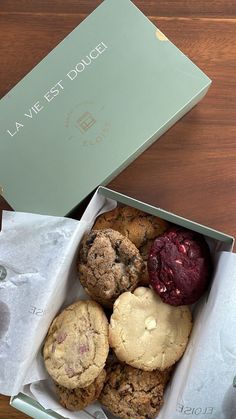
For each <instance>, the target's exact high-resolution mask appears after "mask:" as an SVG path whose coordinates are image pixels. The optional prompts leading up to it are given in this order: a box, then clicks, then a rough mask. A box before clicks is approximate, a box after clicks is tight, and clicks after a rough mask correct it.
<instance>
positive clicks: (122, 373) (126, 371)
mask: <svg viewBox="0 0 236 419" xmlns="http://www.w3.org/2000/svg"><path fill="white" fill-rule="evenodd" d="M169 375H170V374H169V373H166V372H161V371H158V370H156V371H142V370H139V369H137V368H133V367H130V366H129V365H125V364H120V363H117V364H113V365H112V366H111V367H109V368H108V369H107V377H106V381H105V385H104V387H103V390H102V392H101V394H100V397H99V400H100V402H101V403H102V404H103V405H104V406H105V407H106V408H107V409H108V410H109V411H110V412H111V413H112V414H113V415H115V416H117V417H119V418H121V419H130V418H132V419H154V418H155V417H156V415H157V414H158V412H159V410H160V408H161V406H162V405H163V393H164V389H165V386H166V383H167V381H168V379H169Z"/></svg>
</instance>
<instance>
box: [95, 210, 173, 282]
mask: <svg viewBox="0 0 236 419" xmlns="http://www.w3.org/2000/svg"><path fill="white" fill-rule="evenodd" d="M93 228H94V230H100V229H106V228H112V229H113V230H116V231H119V232H120V233H121V234H123V235H124V236H126V237H128V239H129V240H130V241H131V242H132V243H134V244H135V246H136V247H137V248H138V249H139V251H140V254H141V256H142V258H143V260H144V262H145V265H144V269H143V273H142V278H141V282H142V283H143V284H148V272H147V267H146V261H147V259H148V254H149V250H150V248H151V245H152V243H153V240H154V239H155V238H156V237H157V236H159V235H160V234H162V233H163V232H164V231H166V230H167V229H168V228H169V224H168V223H167V221H165V220H162V219H161V218H159V217H156V216H154V215H151V214H147V213H145V212H143V211H141V210H138V209H136V208H133V207H130V206H127V205H126V206H123V207H116V208H115V209H114V210H112V211H109V212H106V213H104V214H102V215H100V216H99V217H98V218H97V220H96V222H95V224H94V227H93Z"/></svg>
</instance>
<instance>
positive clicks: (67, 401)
mask: <svg viewBox="0 0 236 419" xmlns="http://www.w3.org/2000/svg"><path fill="white" fill-rule="evenodd" d="M105 378H106V371H105V370H104V369H103V370H102V371H101V372H100V374H99V375H98V376H97V378H95V380H94V381H93V382H92V383H91V384H90V385H89V386H87V387H84V388H79V387H77V388H74V389H72V390H70V389H68V388H66V387H62V386H60V385H59V384H57V383H55V385H56V394H57V397H58V399H59V403H60V404H61V405H62V406H63V407H65V408H66V409H68V410H72V411H76V410H82V409H84V408H85V407H86V406H88V405H89V404H90V403H92V402H93V401H95V400H97V399H98V397H99V396H100V393H101V391H102V389H103V386H104V382H105Z"/></svg>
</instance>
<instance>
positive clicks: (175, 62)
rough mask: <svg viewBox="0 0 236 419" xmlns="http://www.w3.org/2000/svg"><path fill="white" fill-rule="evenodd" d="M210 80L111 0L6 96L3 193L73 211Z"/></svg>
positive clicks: (41, 208) (52, 211)
mask: <svg viewBox="0 0 236 419" xmlns="http://www.w3.org/2000/svg"><path fill="white" fill-rule="evenodd" d="M210 83H211V81H210V79H209V78H208V77H207V76H206V75H205V74H204V73H203V72H202V71H201V70H200V69H199V68H198V67H196V65H194V64H193V63H192V62H191V61H190V60H189V59H188V58H187V57H186V56H185V55H184V54H183V53H182V52H181V51H180V50H179V49H178V48H176V47H175V46H174V45H173V44H172V43H171V42H170V41H169V40H168V39H167V38H166V37H165V36H164V35H163V33H161V32H160V31H159V30H158V29H157V28H156V27H155V26H154V25H153V24H152V23H151V22H150V21H149V20H148V19H147V18H146V17H145V16H144V15H143V14H142V13H141V11H140V10H138V9H137V7H136V6H135V5H134V4H133V3H132V2H131V1H129V0H119V1H117V0H105V1H104V2H103V3H102V4H101V5H100V6H99V7H98V8H97V9H96V10H95V11H94V12H93V13H92V14H91V15H90V16H89V17H88V18H87V19H85V20H84V21H83V22H82V23H81V24H80V25H79V26H78V27H77V28H75V29H74V30H73V32H71V33H70V34H69V35H68V36H67V37H66V38H65V39H64V40H63V41H62V42H61V43H60V44H59V45H58V46H57V47H56V48H55V49H54V50H53V51H52V52H51V53H50V54H49V55H48V56H47V57H46V58H45V59H44V60H42V61H41V62H40V63H39V64H38V65H37V66H36V67H35V68H34V69H33V70H32V71H31V72H30V73H29V74H28V75H27V76H26V77H25V78H24V79H23V80H22V81H21V82H20V83H18V84H17V85H16V86H15V87H14V88H13V89H12V90H11V91H10V92H9V93H8V94H7V95H6V96H5V97H4V98H3V99H2V100H1V102H0V127H1V133H0V149H1V154H0V190H1V189H2V190H3V192H2V193H3V196H4V197H5V198H6V200H7V201H8V202H9V203H10V205H11V206H12V207H13V208H14V209H15V210H17V211H28V212H37V213H41V214H49V215H65V214H67V213H68V212H69V211H71V210H72V209H73V208H75V207H76V205H77V204H78V203H79V202H80V201H81V200H82V199H84V198H85V197H86V196H87V195H88V194H89V193H90V192H91V191H92V190H94V189H95V188H96V187H97V186H98V185H105V184H107V183H108V182H109V181H110V180H111V179H112V178H113V177H114V176H116V175H117V174H118V173H119V172H120V171H121V170H122V169H124V168H125V167H126V166H127V165H128V164H129V163H130V162H131V161H132V160H134V159H135V158H136V157H137V156H138V155H139V154H140V153H142V151H144V150H145V149H146V148H147V147H148V146H150V145H151V144H152V143H153V142H154V141H155V140H156V139H157V138H158V137H160V135H162V134H163V133H164V132H165V131H166V130H167V129H169V128H170V127H171V126H172V125H173V124H174V123H175V122H176V121H177V120H178V119H179V118H181V117H182V116H183V115H184V114H185V113H186V112H188V111H189V110H190V109H191V108H192V107H193V106H194V105H196V104H197V102H198V101H199V100H200V99H202V97H203V96H204V95H205V93H206V92H207V89H208V88H209V86H210Z"/></svg>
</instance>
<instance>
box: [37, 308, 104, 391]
mask: <svg viewBox="0 0 236 419" xmlns="http://www.w3.org/2000/svg"><path fill="white" fill-rule="evenodd" d="M108 351H109V344H108V321H107V318H106V316H105V314H104V312H103V310H102V308H101V307H100V306H99V304H97V303H96V302H95V301H90V300H86V301H82V300H80V301H77V302H76V303H74V304H72V305H70V306H69V307H67V308H66V309H65V310H63V311H62V312H61V313H60V314H59V315H58V316H57V317H56V318H55V319H54V321H53V322H52V324H51V326H50V328H49V331H48V335H47V337H46V341H45V344H44V349H43V355H44V361H45V366H46V369H47V371H48V373H49V375H50V376H51V377H52V378H53V380H54V381H55V382H56V383H58V384H60V385H61V386H63V387H66V388H68V389H74V388H76V387H86V386H88V385H90V384H91V383H92V382H93V381H94V380H95V379H96V377H97V376H98V375H99V374H100V372H101V371H102V369H103V368H104V365H105V361H106V358H107V355H108Z"/></svg>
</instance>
